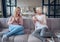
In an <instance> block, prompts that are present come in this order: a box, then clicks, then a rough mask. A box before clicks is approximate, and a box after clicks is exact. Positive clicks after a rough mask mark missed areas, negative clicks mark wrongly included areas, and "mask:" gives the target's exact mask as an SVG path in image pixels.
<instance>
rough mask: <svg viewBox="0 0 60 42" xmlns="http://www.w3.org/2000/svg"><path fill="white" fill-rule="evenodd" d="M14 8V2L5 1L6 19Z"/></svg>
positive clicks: (13, 0) (11, 0)
mask: <svg viewBox="0 0 60 42" xmlns="http://www.w3.org/2000/svg"><path fill="white" fill-rule="evenodd" d="M16 6H17V4H16V0H6V10H7V17H9V16H11V15H13V14H14V9H15V7H16Z"/></svg>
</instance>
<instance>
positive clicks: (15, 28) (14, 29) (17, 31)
mask: <svg viewBox="0 0 60 42" xmlns="http://www.w3.org/2000/svg"><path fill="white" fill-rule="evenodd" d="M22 34H24V27H23V26H21V25H9V32H6V33H4V34H3V37H2V42H8V41H7V39H8V38H9V37H10V36H13V35H14V36H15V35H22ZM4 36H5V37H4Z"/></svg>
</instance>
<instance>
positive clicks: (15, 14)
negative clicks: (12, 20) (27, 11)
mask: <svg viewBox="0 0 60 42" xmlns="http://www.w3.org/2000/svg"><path fill="white" fill-rule="evenodd" d="M18 9H20V10H21V8H20V7H16V8H15V13H14V16H15V17H16V16H17V15H18V16H19V17H20V16H21V15H20V14H17V11H18Z"/></svg>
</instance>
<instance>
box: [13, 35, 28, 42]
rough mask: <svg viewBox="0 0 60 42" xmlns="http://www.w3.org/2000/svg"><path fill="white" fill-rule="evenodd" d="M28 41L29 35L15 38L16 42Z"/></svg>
mask: <svg viewBox="0 0 60 42" xmlns="http://www.w3.org/2000/svg"><path fill="white" fill-rule="evenodd" d="M27 41H28V34H24V35H18V36H15V38H14V42H27Z"/></svg>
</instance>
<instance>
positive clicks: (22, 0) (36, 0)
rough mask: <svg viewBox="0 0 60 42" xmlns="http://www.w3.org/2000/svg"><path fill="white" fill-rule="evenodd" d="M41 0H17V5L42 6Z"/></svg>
mask: <svg viewBox="0 0 60 42" xmlns="http://www.w3.org/2000/svg"><path fill="white" fill-rule="evenodd" d="M41 5H42V4H41V1H40V0H17V6H20V7H27V6H31V7H36V6H41Z"/></svg>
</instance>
